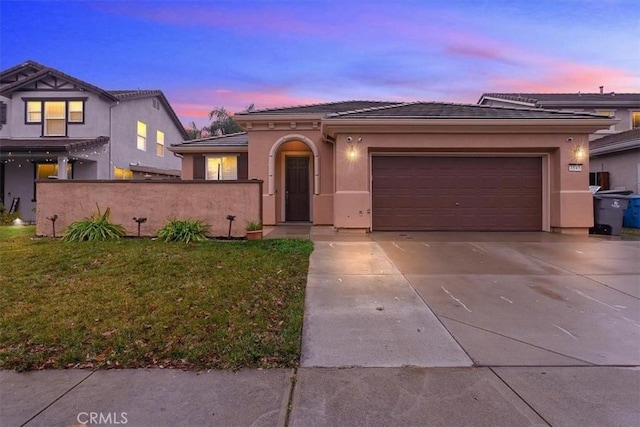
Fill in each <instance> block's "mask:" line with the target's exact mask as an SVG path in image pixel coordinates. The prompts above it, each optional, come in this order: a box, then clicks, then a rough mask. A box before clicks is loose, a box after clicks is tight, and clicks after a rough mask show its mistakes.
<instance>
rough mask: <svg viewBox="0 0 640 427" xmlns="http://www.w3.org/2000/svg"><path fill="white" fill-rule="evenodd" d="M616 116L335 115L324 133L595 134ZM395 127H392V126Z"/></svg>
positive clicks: (612, 121)
mask: <svg viewBox="0 0 640 427" xmlns="http://www.w3.org/2000/svg"><path fill="white" fill-rule="evenodd" d="M616 122H617V120H614V119H600V118H562V119H490V118H482V119H477V118H474V119H470V118H369V117H367V118H349V119H348V118H332V119H325V120H323V122H322V131H323V134H324V135H329V136H335V135H336V134H337V133H339V132H355V131H358V132H363V133H388V132H403V133H410V132H417V133H549V132H551V133H556V132H577V133H587V134H590V133H593V132H595V131H597V130H600V129H608V128H609V127H610V126H611V125H613V124H615V123H616ZM390 126H393V127H394V128H393V130H390V129H389V127H390Z"/></svg>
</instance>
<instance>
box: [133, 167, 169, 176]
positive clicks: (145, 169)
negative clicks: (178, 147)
mask: <svg viewBox="0 0 640 427" xmlns="http://www.w3.org/2000/svg"><path fill="white" fill-rule="evenodd" d="M129 169H130V170H132V171H133V172H141V173H155V174H158V175H169V176H175V177H179V176H180V174H181V171H180V170H178V169H160V168H152V167H150V166H140V165H129Z"/></svg>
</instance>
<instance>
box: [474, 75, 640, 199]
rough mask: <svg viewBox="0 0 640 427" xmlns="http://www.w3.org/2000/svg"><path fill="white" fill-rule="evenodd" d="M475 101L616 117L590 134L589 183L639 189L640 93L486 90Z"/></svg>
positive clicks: (512, 106)
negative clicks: (502, 91) (491, 91)
mask: <svg viewBox="0 0 640 427" xmlns="http://www.w3.org/2000/svg"><path fill="white" fill-rule="evenodd" d="M478 104H480V105H487V106H494V107H509V108H544V109H549V110H559V111H572V112H584V113H595V114H599V115H603V116H608V117H612V118H615V119H616V120H617V121H618V122H617V123H615V124H613V125H611V126H610V127H609V129H603V130H599V131H597V132H595V133H593V134H592V135H590V137H589V139H590V147H589V170H590V184H591V185H599V186H601V187H602V189H604V190H609V189H620V190H631V191H634V192H636V193H640V139H639V138H638V131H640V93H615V92H605V90H604V87H600V91H599V92H598V93H485V94H483V95H482V96H481V97H480V99H479V100H478Z"/></svg>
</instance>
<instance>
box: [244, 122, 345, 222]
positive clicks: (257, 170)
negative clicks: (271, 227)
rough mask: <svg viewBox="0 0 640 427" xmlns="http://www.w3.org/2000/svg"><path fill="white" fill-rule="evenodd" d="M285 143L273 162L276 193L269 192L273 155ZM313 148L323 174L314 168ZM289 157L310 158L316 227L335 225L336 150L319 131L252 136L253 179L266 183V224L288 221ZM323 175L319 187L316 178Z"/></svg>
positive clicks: (267, 132) (258, 132) (282, 131)
mask: <svg viewBox="0 0 640 427" xmlns="http://www.w3.org/2000/svg"><path fill="white" fill-rule="evenodd" d="M279 142H281V144H280V145H279V147H278V149H277V151H276V153H275V156H274V159H273V161H274V162H275V168H274V176H273V179H274V191H273V193H270V192H269V185H268V181H269V158H270V156H269V154H270V152H271V150H272V148H273V147H274V146H275V145H276V144H278V143H279ZM309 144H313V145H314V146H315V149H316V150H317V152H318V155H319V168H318V169H319V170H316V168H315V166H314V155H313V153H312V151H311V147H310V146H309ZM286 155H309V156H310V174H311V176H310V184H311V186H312V198H311V221H312V222H313V223H314V224H316V225H320V224H333V146H332V145H331V144H328V143H326V142H323V141H322V135H321V132H320V131H319V130H313V129H310V130H306V129H301V128H295V129H276V130H264V131H263V130H256V131H251V132H250V144H249V177H250V178H251V177H255V178H257V179H260V180H263V181H264V182H265V185H264V187H263V201H264V221H265V224H276V223H277V222H281V221H285V220H286V218H285V215H284V212H283V199H282V196H283V194H284V191H285V190H284V173H283V161H284V156H286ZM316 174H318V175H319V180H317V183H318V185H316V179H315V175H316Z"/></svg>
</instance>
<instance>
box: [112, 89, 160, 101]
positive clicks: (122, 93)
mask: <svg viewBox="0 0 640 427" xmlns="http://www.w3.org/2000/svg"><path fill="white" fill-rule="evenodd" d="M108 92H109V93H110V94H111V95H113V96H115V97H116V98H118V99H119V100H127V99H136V98H149V97H153V96H159V95H163V93H162V91H161V90H140V89H138V90H110V91H108Z"/></svg>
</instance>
